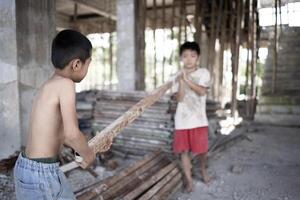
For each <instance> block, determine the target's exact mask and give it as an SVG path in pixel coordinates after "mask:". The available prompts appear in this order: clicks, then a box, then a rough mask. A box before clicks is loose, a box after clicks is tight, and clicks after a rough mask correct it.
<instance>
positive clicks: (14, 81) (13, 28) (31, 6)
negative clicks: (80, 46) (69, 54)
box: [0, 0, 55, 158]
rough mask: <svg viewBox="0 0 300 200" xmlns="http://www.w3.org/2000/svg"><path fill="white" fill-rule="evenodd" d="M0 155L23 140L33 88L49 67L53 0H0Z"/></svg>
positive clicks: (38, 85) (46, 75)
mask: <svg viewBox="0 0 300 200" xmlns="http://www.w3.org/2000/svg"><path fill="white" fill-rule="evenodd" d="M0 30H1V31H0V43H1V45H0V70H1V73H0V98H1V101H0V137H1V140H0V141H1V142H0V158H3V157H7V156H9V155H10V154H11V153H13V152H14V151H16V150H19V149H20V146H21V145H24V144H25V142H26V133H27V129H28V121H29V114H30V111H31V104H32V100H33V96H34V93H35V92H36V89H37V88H38V87H40V85H41V84H42V83H43V82H44V81H45V80H46V79H47V78H48V77H49V76H50V74H51V73H52V71H53V68H52V66H51V62H50V46H51V41H52V38H53V36H54V34H55V1H52V0H41V1H33V0H22V1H11V0H3V1H1V2H0Z"/></svg>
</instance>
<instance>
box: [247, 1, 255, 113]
mask: <svg viewBox="0 0 300 200" xmlns="http://www.w3.org/2000/svg"><path fill="white" fill-rule="evenodd" d="M248 2H249V3H248V8H247V10H248V13H247V14H248V26H247V27H248V30H247V61H246V74H245V75H246V80H245V94H246V97H247V103H246V116H247V117H248V118H250V98H249V97H250V94H249V71H250V51H251V33H252V28H251V27H252V25H251V20H252V17H251V16H252V9H251V5H252V0H248ZM252 53H253V52H252Z"/></svg>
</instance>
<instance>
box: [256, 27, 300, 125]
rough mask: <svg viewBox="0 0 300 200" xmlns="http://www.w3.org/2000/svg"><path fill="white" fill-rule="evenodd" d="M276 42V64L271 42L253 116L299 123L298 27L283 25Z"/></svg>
mask: <svg viewBox="0 0 300 200" xmlns="http://www.w3.org/2000/svg"><path fill="white" fill-rule="evenodd" d="M273 40H274V39H273ZM278 44H279V48H278V60H277V63H278V64H277V67H274V65H273V63H274V57H273V52H274V43H273V42H272V43H271V44H270V45H269V48H268V52H269V53H268V58H267V61H266V64H265V71H264V78H263V86H262V95H261V97H260V99H259V104H258V106H257V114H256V116H255V119H256V121H260V122H267V123H272V124H277V125H293V126H295V125H296V126H300V81H299V80H300V71H299V66H300V59H299V53H300V28H299V27H284V29H283V32H282V34H281V35H280V37H279V43H278ZM274 70H275V71H274ZM273 87H274V88H273Z"/></svg>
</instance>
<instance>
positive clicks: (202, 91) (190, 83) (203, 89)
mask: <svg viewBox="0 0 300 200" xmlns="http://www.w3.org/2000/svg"><path fill="white" fill-rule="evenodd" d="M182 76H183V80H184V82H185V83H186V84H187V85H188V86H189V87H190V88H191V89H192V90H193V91H194V92H196V93H197V94H198V95H200V96H204V95H205V94H206V90H207V89H206V87H204V86H200V85H198V84H196V83H194V82H193V81H191V80H189V79H188V78H187V76H186V73H185V72H183V75H182Z"/></svg>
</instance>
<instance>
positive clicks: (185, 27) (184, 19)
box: [181, 0, 187, 42]
mask: <svg viewBox="0 0 300 200" xmlns="http://www.w3.org/2000/svg"><path fill="white" fill-rule="evenodd" d="M181 1H182V10H183V12H182V14H183V16H181V17H182V18H183V25H184V42H186V41H187V18H186V2H185V0H181Z"/></svg>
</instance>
